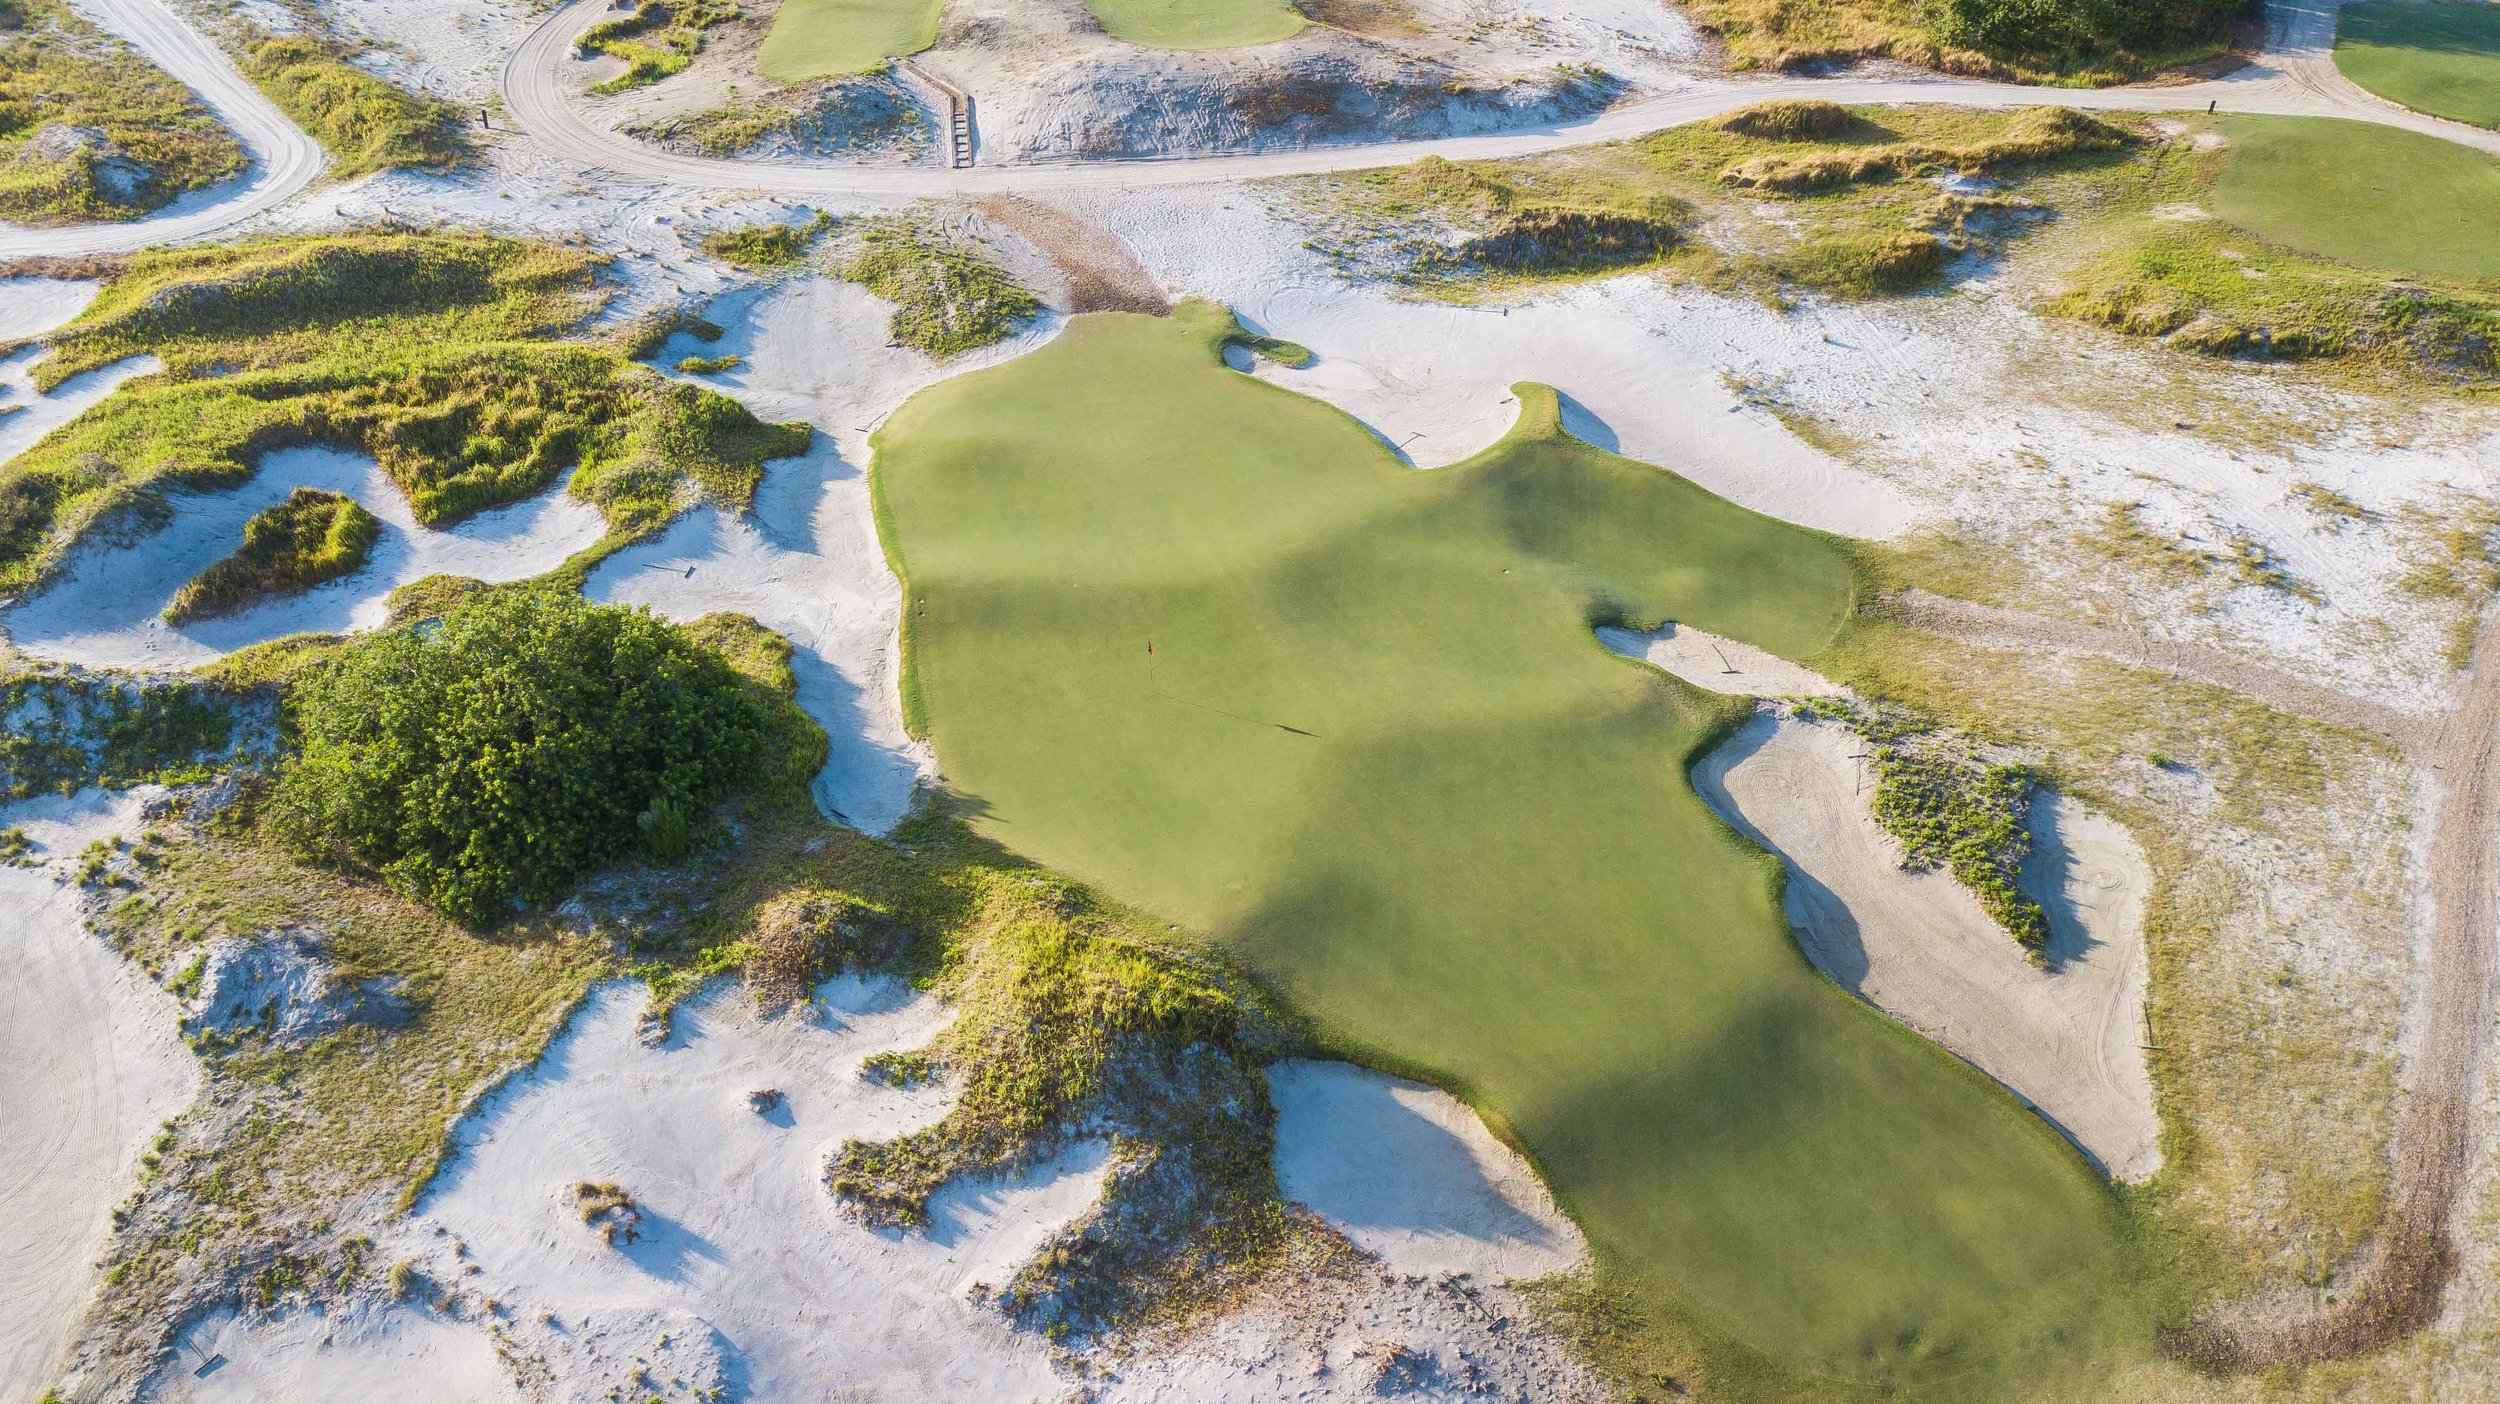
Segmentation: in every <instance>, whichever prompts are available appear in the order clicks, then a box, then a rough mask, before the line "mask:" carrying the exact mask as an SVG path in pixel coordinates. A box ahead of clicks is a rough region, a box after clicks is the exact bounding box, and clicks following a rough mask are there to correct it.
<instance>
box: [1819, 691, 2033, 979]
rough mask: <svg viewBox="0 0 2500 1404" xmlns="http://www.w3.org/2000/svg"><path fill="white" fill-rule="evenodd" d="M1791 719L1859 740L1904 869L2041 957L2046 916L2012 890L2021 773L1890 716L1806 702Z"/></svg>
mask: <svg viewBox="0 0 2500 1404" xmlns="http://www.w3.org/2000/svg"><path fill="white" fill-rule="evenodd" d="M1796 714H1797V715H1798V716H1801V717H1810V718H1814V719H1817V720H1824V721H1834V722H1838V723H1840V724H1841V725H1843V726H1846V727H1848V728H1849V729H1850V730H1852V731H1854V732H1856V733H1857V734H1858V735H1859V736H1861V737H1863V738H1864V739H1865V741H1866V744H1867V749H1868V752H1869V755H1870V758H1871V759H1872V760H1873V761H1874V770H1875V793H1874V798H1873V811H1874V817H1875V822H1876V823H1877V824H1878V825H1880V826H1882V828H1883V830H1884V832H1886V833H1888V834H1891V835H1892V836H1893V837H1894V838H1896V839H1899V840H1900V841H1901V848H1902V854H1903V861H1904V866H1906V867H1908V868H1910V869H1911V870H1913V871H1920V870H1925V869H1929V868H1943V869H1945V870H1946V871H1948V872H1951V873H1952V874H1953V876H1954V878H1955V879H1956V880H1958V881H1959V882H1960V883H1961V884H1962V885H1963V886H1964V887H1966V888H1968V889H1970V891H1971V894H1972V895H1973V896H1975V897H1977V898H1978V899H1979V904H1980V905H1981V906H1982V907H1985V908H1986V909H1987V911H1988V915H1989V916H1990V917H1992V918H1994V919H1995V920H1996V923H1997V925H1999V926H2002V927H2004V928H2005V929H2006V931H2007V932H2009V933H2011V934H2012V936H2013V937H2014V939H2015V940H2017V941H2019V942H2021V943H2022V944H2023V946H2024V948H2025V949H2027V950H2029V951H2030V952H2031V955H2032V958H2033V959H2034V960H2035V961H2037V960H2041V959H2043V958H2045V952H2046V951H2047V948H2048V940H2049V919H2048V914H2047V913H2046V912H2044V911H2042V910H2041V908H2040V904H2039V903H2038V902H2037V901H2034V900H2033V899H2032V898H2031V896H2030V894H2028V893H2026V892H2024V891H2023V890H2022V886H2021V880H2022V871H2023V865H2024V864H2025V863H2027V862H2029V861H2030V859H2031V853H2032V839H2031V827H2030V818H2031V797H2032V792H2033V790H2034V789H2035V788H2036V787H2037V785H2038V777H2037V776H2036V775H2034V774H2033V773H2032V771H2031V770H2030V769H2029V768H2028V767H2026V766H2022V765H2015V764H2004V763H1991V762H1987V761H1983V760H1980V759H1979V758H1978V757H1976V756H1975V755H1973V754H1972V753H1971V752H1970V751H1969V749H1968V748H1967V746H1965V745H1964V744H1962V743H1960V742H1958V741H1956V740H1955V739H1954V738H1952V737H1950V736H1948V735H1946V734H1943V733H1941V732H1939V731H1937V730H1936V728H1935V727H1934V726H1933V725H1932V724H1931V723H1929V722H1927V721H1925V720H1923V719H1920V718H1918V717H1917V716H1915V715H1914V714H1912V713H1910V712H1908V711H1905V710H1903V709H1900V708H1893V707H1881V706H1874V707H1866V706H1856V705H1852V704H1851V703H1848V702H1842V701H1838V700H1835V699H1830V698H1814V699H1809V700H1807V701H1804V702H1800V703H1797V704H1796Z"/></svg>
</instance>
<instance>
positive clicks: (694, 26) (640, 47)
mask: <svg viewBox="0 0 2500 1404" xmlns="http://www.w3.org/2000/svg"><path fill="white" fill-rule="evenodd" d="M738 17H739V8H738V0H642V3H641V4H639V5H636V6H635V7H634V12H633V13H632V14H630V15H621V16H619V17H617V18H615V19H612V20H603V21H601V22H600V23H598V24H594V25H592V26H591V27H590V28H588V29H586V30H584V31H582V37H581V38H580V39H578V40H576V41H574V47H576V48H577V49H579V50H580V51H581V52H583V53H585V54H606V55H607V56H608V57H610V58H616V59H622V60H624V61H625V71H624V72H623V73H620V74H618V75H617V76H615V77H614V78H610V79H608V80H607V81H606V82H603V83H600V84H597V85H595V86H594V87H592V88H591V91H592V92H593V93H596V94H598V95H600V96H602V97H605V96H608V95H610V94H614V93H622V92H628V91H631V90H632V89H635V88H639V87H643V86H646V85H648V84H651V83H656V82H658V81H660V80H661V79H663V78H667V77H670V76H672V75H674V74H678V73H683V72H685V70H686V65H687V64H690V63H692V62H694V56H695V55H696V54H699V53H701V52H703V31H705V30H707V29H710V28H712V27H713V26H715V25H721V24H727V23H729V22H730V21H732V20H735V19H737V18H738Z"/></svg>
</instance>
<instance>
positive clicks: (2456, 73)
mask: <svg viewBox="0 0 2500 1404" xmlns="http://www.w3.org/2000/svg"><path fill="white" fill-rule="evenodd" d="M2335 66H2336V67H2337V68H2339V69H2341V70H2343V74H2344V76H2345V77H2347V78H2350V79H2351V80H2352V81H2354V82H2356V83H2358V84H2360V85H2361V86H2362V87H2365V88H2367V89H2369V90H2370V91H2371V92H2374V93H2376V94H2378V95H2379V96H2380V97H2383V98H2385V99H2387V100H2388V101H2389V102H2394V103H2401V104H2403V105H2404V106H2406V107H2410V108H2412V109H2413V110H2414V111H2416V112H2427V113H2429V114H2431V115H2432V116H2434V117H2447V118H2450V119H2452V120H2455V121H2459V122H2471V123H2473V124H2474V125H2476V126H2478V127H2500V5H2491V4H2481V5H2425V4H2421V3H2419V0H2405V2H2404V3H2385V2H2384V0H2381V2H2380V3H2373V4H2367V5H2347V6H2345V7H2344V13H2343V20H2342V24H2341V27H2340V28H2338V29H2337V31H2336V34H2335Z"/></svg>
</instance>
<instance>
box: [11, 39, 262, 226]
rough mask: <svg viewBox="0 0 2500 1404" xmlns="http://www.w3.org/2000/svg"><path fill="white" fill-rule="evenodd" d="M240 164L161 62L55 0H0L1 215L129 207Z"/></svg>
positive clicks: (148, 204) (129, 211)
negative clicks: (151, 60)
mask: <svg viewBox="0 0 2500 1404" xmlns="http://www.w3.org/2000/svg"><path fill="white" fill-rule="evenodd" d="M243 166H244V156H243V148H242V147H241V146H240V145H239V144H237V143H236V141H235V139H234V138H233V137H232V136H231V135H229V134H228V133H227V131H226V129H225V127H224V126H223V125H221V124H220V123H219V122H218V121H217V119H216V118H215V117H214V116H212V115H211V114H210V113H209V111H208V109H207V108H205V107H202V106H201V105H200V102H199V99H197V98H195V97H193V96H192V94H191V91H190V90H189V89H187V88H185V87H183V86H182V85H181V84H180V83H177V82H175V81H174V80H173V78H172V77H171V76H170V75H168V74H166V73H165V72H164V71H163V70H161V69H159V68H157V67H156V66H155V65H153V64H150V63H149V62H147V61H146V60H145V59H142V58H140V57H139V56H138V55H137V54H135V53H133V52H131V51H130V49H129V48H128V47H126V46H125V45H123V44H122V43H121V42H120V41H119V40H117V39H114V38H112V37H110V36H108V35H106V34H105V33H103V32H102V31H101V30H98V29H97V28H96V27H95V26H93V25H91V24H89V23H87V22H86V20H84V19H82V18H80V17H79V16H78V15H77V14H76V13H75V12H73V11H72V10H70V9H69V8H68V7H67V6H65V5H62V4H60V3H58V0H0V220H8V221H12V222H17V223H26V224H65V223H76V222H83V221H89V220H120V219H135V218H137V217H138V216H140V215H143V214H145V213H147V212H148V211H150V210H153V209H157V208H159V207H161V206H163V205H165V204H166V203H167V202H169V201H171V200H173V199H174V198H175V197H176V196H179V195H181V194H183V193H184V192H186V191H191V190H199V189H204V188H206V187H207V186H211V185H214V184H216V183H217V182H219V181H221V180H225V179H227V178H229V177H231V176H235V175H239V174H241V173H242V171H243Z"/></svg>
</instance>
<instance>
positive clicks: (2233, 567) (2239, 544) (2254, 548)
mask: <svg viewBox="0 0 2500 1404" xmlns="http://www.w3.org/2000/svg"><path fill="white" fill-rule="evenodd" d="M2223 545H2224V547H2225V548H2226V549H2225V550H2224V552H2223V554H2222V556H2221V563H2222V565H2223V567H2224V569H2225V570H2227V571H2228V572H2229V574H2230V577H2231V578H2232V579H2233V580H2235V581H2237V582H2238V583H2240V584H2242V585H2252V586H2255V587H2256V588H2258V589H2261V590H2280V591H2282V592H2283V593H2284V594H2287V595H2290V596H2291V597H2292V598H2294V599H2296V600H2299V601H2301V602H2302V603H2304V604H2312V605H2318V604H2324V603H2326V596H2324V595H2321V594H2319V593H2318V589H2317V587H2316V586H2314V585H2312V584H2310V583H2309V582H2308V581H2306V580H2302V579H2301V578H2299V577H2298V576H2295V575H2293V574H2292V572H2291V571H2290V569H2289V568H2287V567H2286V566H2285V565H2284V564H2283V560H2282V558H2281V557H2279V556H2277V555H2275V554H2274V551H2273V549H2272V548H2271V547H2269V546H2267V545H2266V544H2265V543H2264V542H2262V541H2259V540H2258V539H2257V538H2256V537H2254V536H2251V535H2249V534H2248V533H2247V532H2244V531H2233V532H2229V533H2226V534H2225V535H2224V537H2223Z"/></svg>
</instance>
